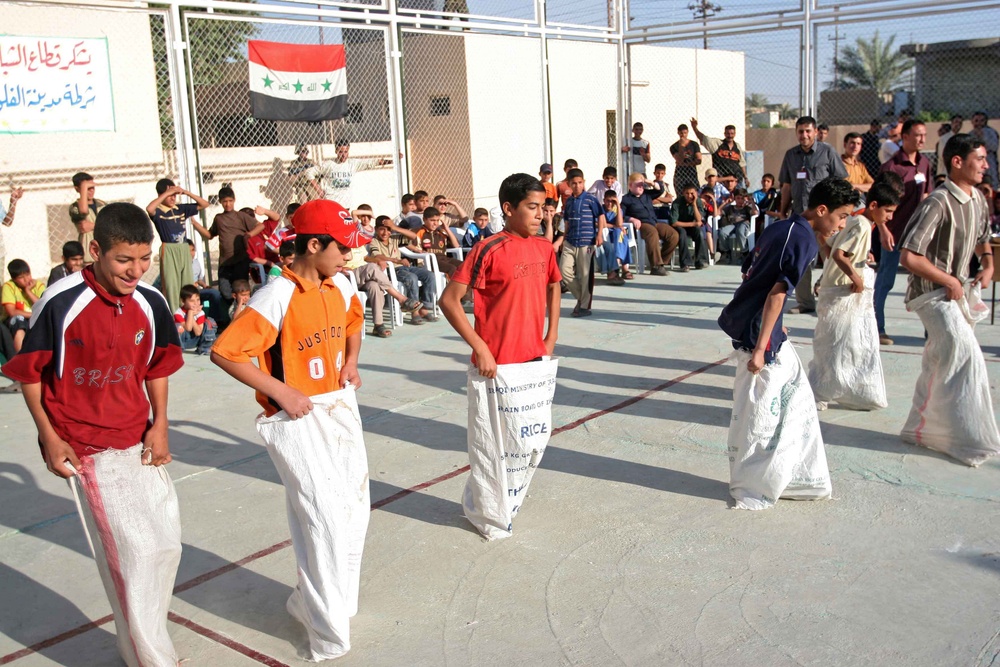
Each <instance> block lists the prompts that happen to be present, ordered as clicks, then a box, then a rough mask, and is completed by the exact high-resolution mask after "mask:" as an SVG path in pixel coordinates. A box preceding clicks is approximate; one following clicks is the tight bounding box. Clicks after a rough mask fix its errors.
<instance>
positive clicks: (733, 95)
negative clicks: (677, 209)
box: [630, 45, 746, 178]
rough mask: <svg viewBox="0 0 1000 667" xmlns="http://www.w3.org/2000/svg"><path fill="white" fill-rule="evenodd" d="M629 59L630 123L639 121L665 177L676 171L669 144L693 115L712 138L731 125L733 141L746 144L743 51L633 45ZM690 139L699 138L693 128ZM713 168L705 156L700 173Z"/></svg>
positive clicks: (675, 139) (718, 135)
mask: <svg viewBox="0 0 1000 667" xmlns="http://www.w3.org/2000/svg"><path fill="white" fill-rule="evenodd" d="M630 62H631V66H632V77H631V78H632V89H631V92H632V121H633V122H635V121H638V122H641V123H642V124H643V126H644V128H645V132H644V134H643V137H644V138H646V139H648V140H649V141H650V143H651V144H652V146H651V152H652V156H651V157H652V160H651V163H652V164H656V163H657V162H662V163H664V164H665V165H666V166H667V176H668V178H669V177H672V175H673V173H674V164H675V163H674V161H673V158H672V157H671V156H670V151H669V147H670V145H671V144H672V143H674V142H675V141H677V126H678V125H680V124H681V123H685V124H687V125H689V126H690V124H691V117H692V116H694V117H696V118H697V119H698V126H699V129H700V130H701V131H702V132H704V133H705V134H707V135H709V136H712V137H722V134H723V128H725V126H726V125H735V126H736V140H737V141H738V142H740V144H741V145H743V146H745V145H746V142H745V139H744V116H743V109H744V98H745V95H744V76H743V54H742V53H737V52H734V51H716V50H708V51H705V50H702V49H680V48H673V47H666V46H654V45H634V46H631V47H630ZM690 138H691V139H692V140H694V141H697V137H696V136H695V134H694V132H693V131H692V132H691V133H690ZM711 166H712V160H711V158H710V157H709V156H708V155H705V156H704V159H703V160H702V165H701V170H700V174H703V173H704V170H705V169H708V168H709V167H711ZM702 178H703V177H702Z"/></svg>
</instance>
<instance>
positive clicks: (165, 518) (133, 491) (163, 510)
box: [69, 444, 181, 667]
mask: <svg viewBox="0 0 1000 667" xmlns="http://www.w3.org/2000/svg"><path fill="white" fill-rule="evenodd" d="M142 449H143V446H142V445H141V444H139V445H135V446H134V447H130V448H129V449H108V450H105V451H103V452H101V453H99V454H93V455H91V456H83V457H81V458H80V464H81V465H82V468H81V470H79V471H78V474H77V475H75V476H74V477H72V478H70V480H69V483H70V487H71V488H72V489H73V495H74V497H75V499H76V501H77V508H78V509H79V510H80V517H81V519H82V520H83V525H84V529H85V531H86V533H87V539H88V541H89V542H90V546H91V550H92V551H93V552H94V560H95V561H96V562H97V569H98V571H99V572H100V574H101V581H102V582H103V583H104V589H105V591H107V594H108V601H109V602H110V603H111V610H112V612H113V613H114V618H115V630H116V632H117V634H118V652H119V653H120V654H121V656H122V659H123V660H124V661H125V664H126V665H128V666H129V667H140V665H141V666H143V667H176V665H177V652H176V651H175V650H174V645H173V642H171V640H170V635H169V634H168V633H167V611H168V607H169V606H170V599H171V597H172V595H173V588H174V579H175V577H176V576H177V566H178V564H179V563H180V561H181V519H180V513H179V512H178V507H177V494H176V493H175V492H174V485H173V482H171V481H170V475H168V474H167V470H166V468H165V467H163V466H149V465H142Z"/></svg>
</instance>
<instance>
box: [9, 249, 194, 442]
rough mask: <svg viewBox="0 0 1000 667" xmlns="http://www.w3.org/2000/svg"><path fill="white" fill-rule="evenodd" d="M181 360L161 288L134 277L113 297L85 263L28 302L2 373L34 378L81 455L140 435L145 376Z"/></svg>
mask: <svg viewBox="0 0 1000 667" xmlns="http://www.w3.org/2000/svg"><path fill="white" fill-rule="evenodd" d="M183 364H184V361H183V359H182V356H181V348H180V342H179V340H178V337H177V328H176V326H175V325H174V321H173V318H172V317H171V314H170V307H169V306H167V302H166V300H165V299H164V298H163V295H162V294H160V293H159V292H158V291H157V290H155V289H153V288H152V287H151V286H149V285H146V284H145V283H139V286H138V287H137V288H136V290H135V292H133V293H132V294H129V295H126V296H114V295H112V294H109V293H108V292H107V291H106V290H105V289H104V288H103V287H101V286H100V285H99V284H98V283H97V280H96V278H95V277H94V270H93V267H89V266H88V267H87V268H85V269H84V270H83V271H80V272H79V273H74V274H73V275H71V276H67V277H66V278H63V279H62V280H60V281H59V282H58V283H56V284H55V285H53V286H52V287H50V288H49V289H47V290H46V291H45V293H44V294H43V295H42V298H41V299H39V300H38V301H37V302H36V303H35V306H34V310H33V312H32V315H31V328H30V330H29V331H28V333H27V335H26V336H25V339H24V345H23V346H22V347H21V351H20V352H18V353H17V355H15V357H14V358H13V359H11V360H10V361H9V362H7V363H6V364H4V366H3V373H4V374H5V375H6V376H7V377H9V378H11V379H13V380H18V381H20V382H24V383H25V384H37V383H41V385H42V406H43V407H44V408H45V412H46V414H47V415H48V417H49V421H50V422H52V427H53V428H54V429H55V431H56V433H57V434H58V435H59V437H60V438H62V439H63V440H65V441H66V442H67V443H69V444H70V446H72V447H73V450H74V451H75V452H76V454H77V455H78V456H85V455H89V454H96V453H98V452H101V451H104V450H106V449H127V448H129V447H133V446H134V445H136V444H137V443H139V442H142V438H143V436H144V435H145V433H146V430H147V429H148V428H149V425H150V423H149V409H150V407H149V399H148V398H147V397H146V392H145V382H146V380H155V379H157V378H164V377H167V376H169V375H171V374H173V373H175V372H176V371H177V370H178V369H179V368H180V367H181V366H182V365H183Z"/></svg>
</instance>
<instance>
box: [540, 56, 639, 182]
mask: <svg viewBox="0 0 1000 667" xmlns="http://www.w3.org/2000/svg"><path fill="white" fill-rule="evenodd" d="M549 106H550V108H551V110H552V162H553V168H554V169H555V174H554V175H553V176H554V179H555V180H557V181H558V180H561V179H562V165H563V162H565V161H566V160H567V159H568V158H573V159H574V160H576V161H577V162H578V163H579V164H580V168H581V169H583V174H584V176H585V177H586V180H587V184H588V185H590V183H592V182H593V181H595V180H597V179H599V178H600V177H601V173H602V172H603V171H604V168H605V167H607V166H609V165H608V161H607V160H608V154H607V153H608V147H607V136H606V135H607V128H606V125H607V112H608V111H609V110H610V111H614V110H616V109H617V108H618V50H617V48H616V47H615V45H614V44H601V43H595V42H573V41H569V40H555V39H554V40H549ZM623 139H624V137H619V138H618V141H622V140H623ZM616 157H617V156H616ZM612 166H615V167H617V166H618V163H617V161H616V162H614V163H612ZM620 176H623V177H624V175H621V174H620Z"/></svg>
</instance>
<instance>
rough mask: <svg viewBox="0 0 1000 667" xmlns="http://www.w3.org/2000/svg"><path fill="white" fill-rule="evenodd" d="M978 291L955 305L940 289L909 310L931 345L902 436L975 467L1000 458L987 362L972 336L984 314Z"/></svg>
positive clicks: (999, 436)
mask: <svg viewBox="0 0 1000 667" xmlns="http://www.w3.org/2000/svg"><path fill="white" fill-rule="evenodd" d="M977 290H978V287H970V288H968V290H967V294H968V296H967V297H966V298H964V299H962V300H961V301H958V302H956V301H949V300H947V299H946V292H945V290H944V289H939V290H934V291H933V292H928V293H927V294H924V295H921V296H919V297H917V298H916V299H913V300H912V301H910V303H908V304H907V310H909V311H911V312H915V313H917V315H918V316H919V317H920V321H921V322H923V325H924V328H925V329H926V330H927V343H926V344H925V345H924V357H923V362H922V364H921V371H920V377H919V378H918V379H917V387H916V390H915V391H914V392H913V407H912V408H910V415H909V417H908V418H907V420H906V425H905V426H903V430H902V433H901V434H900V435H901V436H902V438H903V441H904V442H908V443H910V444H914V445H920V446H921V447H927V448H928V449H933V450H935V451H938V452H942V453H944V454H947V455H948V456H951V457H952V458H955V459H958V460H959V461H961V462H962V463H965V464H966V465H970V466H977V465H979V464H980V463H982V462H983V461H985V460H986V459H988V458H989V457H991V456H993V455H995V454H997V453H998V452H1000V433H998V431H997V423H996V419H995V418H994V416H993V401H992V399H991V397H990V379H989V375H988V374H987V372H986V361H985V360H984V359H983V352H982V350H981V349H980V348H979V342H978V341H977V340H976V335H975V332H974V331H973V324H974V323H975V322H976V321H979V319H982V317H981V315H982V314H983V309H982V308H978V307H977V305H976V302H977V300H978V302H979V303H982V300H981V299H979V298H978V295H977V294H976V292H977ZM985 314H986V315H988V314H989V309H988V308H987V309H986V310H985ZM977 318H978V319H977Z"/></svg>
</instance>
